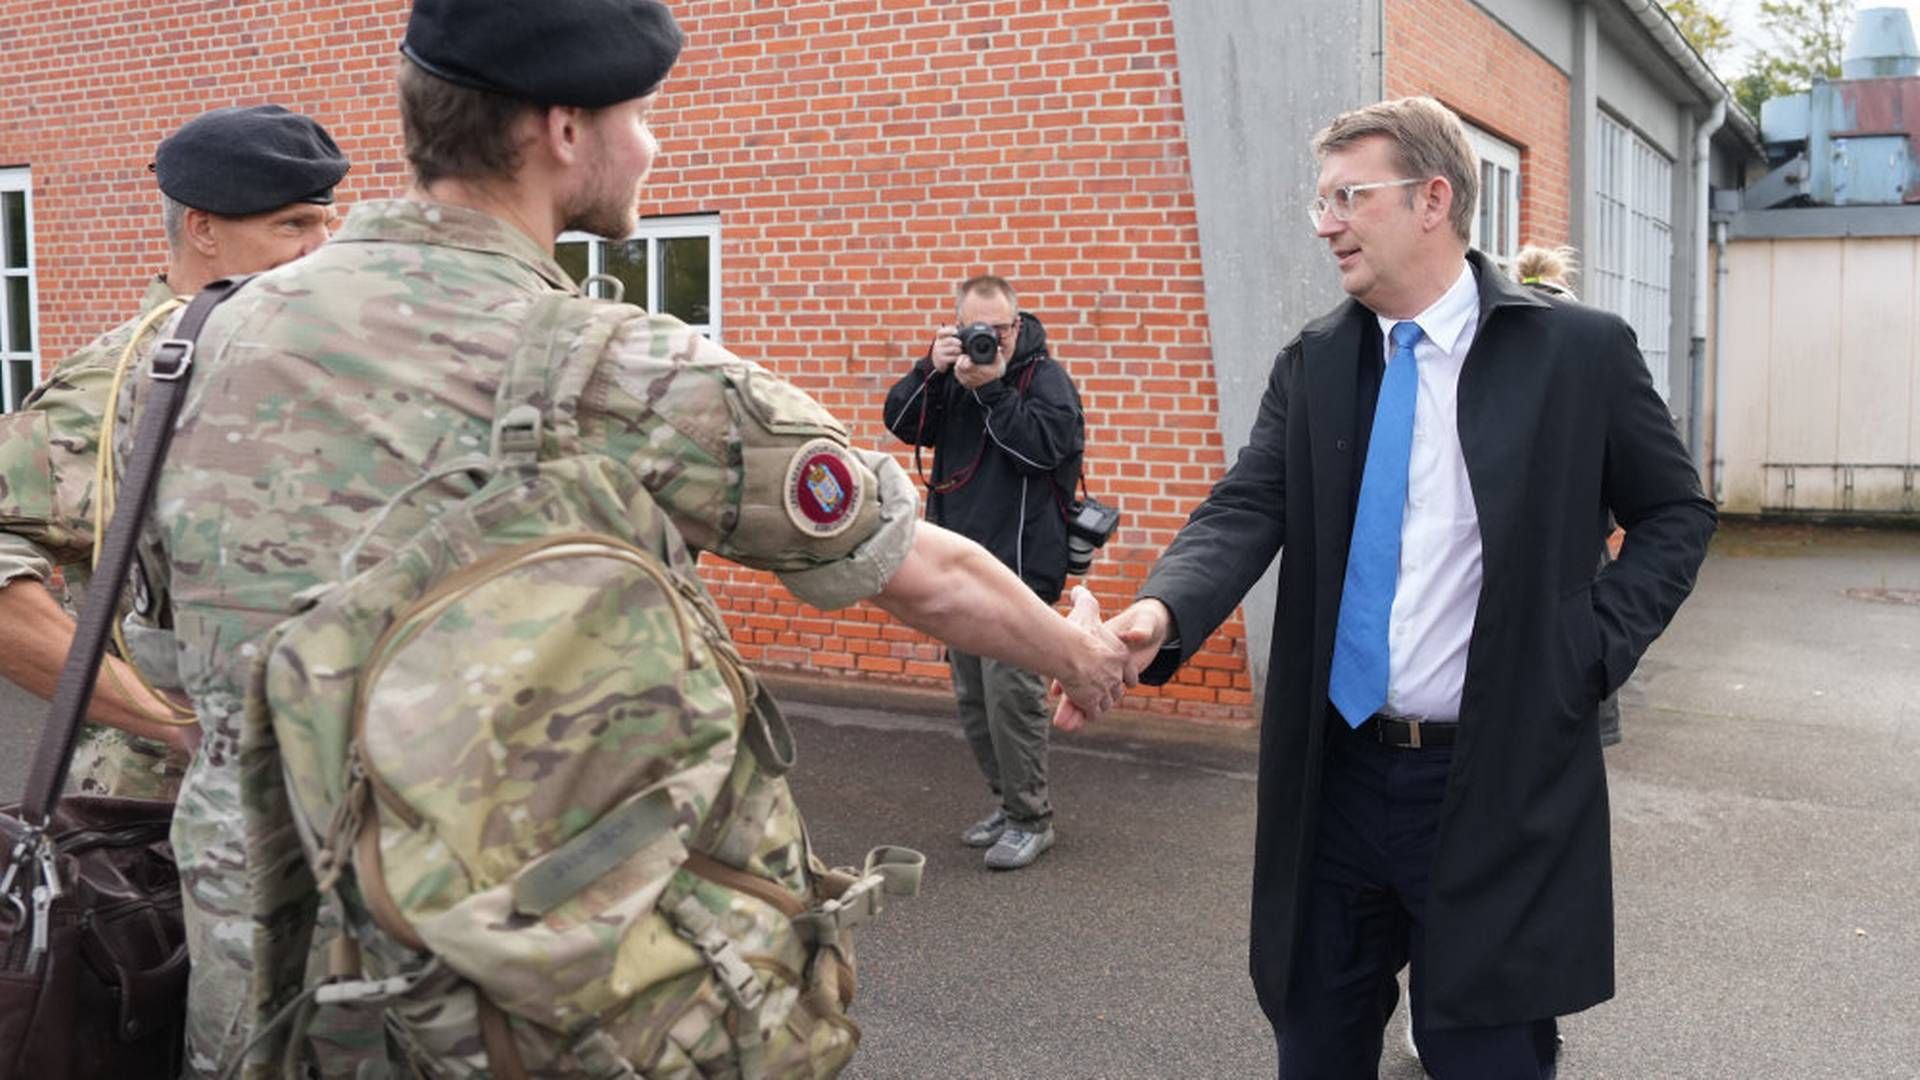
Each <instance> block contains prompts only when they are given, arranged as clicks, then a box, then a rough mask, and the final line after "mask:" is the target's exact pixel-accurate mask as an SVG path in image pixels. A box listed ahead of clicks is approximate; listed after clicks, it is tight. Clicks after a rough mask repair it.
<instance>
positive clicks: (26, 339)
mask: <svg viewBox="0 0 1920 1080" xmlns="http://www.w3.org/2000/svg"><path fill="white" fill-rule="evenodd" d="M7 348H8V349H9V350H11V351H13V352H30V351H31V350H32V349H33V305H32V304H31V303H29V302H28V294H27V279H26V278H25V277H24V276H22V277H10V278H8V279H7Z"/></svg>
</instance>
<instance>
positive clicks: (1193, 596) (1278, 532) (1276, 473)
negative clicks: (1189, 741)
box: [1139, 340, 1300, 686]
mask: <svg viewBox="0 0 1920 1080" xmlns="http://www.w3.org/2000/svg"><path fill="white" fill-rule="evenodd" d="M1299 366H1300V343H1299V342H1298V341H1297V340H1296V341H1295V342H1294V343H1293V344H1291V345H1289V346H1287V348H1286V349H1284V350H1283V351H1282V352H1281V353H1280V355H1279V357H1277V358H1276V359H1275V360H1274V364H1273V371H1272V373H1271V374H1269V375H1268V377H1267V389H1266V392H1265V393H1264V394H1263V395H1261V398H1260V411H1259V414H1258V415H1257V416H1256V418H1255V419H1254V424H1253V434H1252V435H1251V436H1249V437H1248V439H1247V445H1246V447H1245V448H1244V449H1242V450H1241V451H1240V456H1239V458H1238V459H1237V460H1236V461H1235V462H1234V464H1233V468H1231V469H1229V470H1227V475H1226V476H1224V477H1222V478H1221V479H1220V482H1219V483H1217V484H1215V485H1214V486H1213V490H1212V491H1211V492H1209V493H1208V495H1207V498H1206V501H1204V502H1202V503H1201V504H1200V506H1199V507H1198V508H1197V509H1196V510H1194V512H1193V514H1192V516H1190V517H1189V518H1187V523H1186V524H1185V525H1184V526H1182V527H1181V529H1180V532H1179V534H1178V535H1176V536H1175V537H1174V538H1173V543H1172V544H1171V545H1169V546H1168V548H1167V550H1166V551H1165V552H1164V553H1162V554H1161V556H1160V558H1159V561H1157V562H1155V563H1154V565H1153V570H1152V571H1151V572H1149V573H1148V574H1147V580H1146V584H1144V585H1143V586H1141V588H1140V593H1139V595H1140V598H1141V599H1146V598H1148V597H1151V598H1153V599H1157V600H1159V601H1160V602H1161V603H1163V604H1165V605H1167V610H1169V611H1171V612H1172V613H1173V621H1174V633H1175V634H1176V635H1177V642H1178V644H1177V646H1175V645H1169V646H1168V647H1167V648H1164V649H1162V650H1161V652H1160V655H1159V657H1157V658H1156V659H1155V660H1154V662H1153V663H1152V664H1151V665H1150V666H1149V667H1148V668H1147V670H1145V671H1143V672H1141V674H1140V681H1141V682H1144V683H1147V684H1149V685H1153V686H1157V685H1159V684H1161V683H1164V682H1166V681H1167V680H1168V679H1170V678H1172V677H1173V673H1174V671H1176V670H1177V669H1178V668H1179V666H1180V665H1181V664H1183V663H1185V662H1186V661H1187V658H1188V657H1190V656H1192V655H1193V654H1194V653H1195V652H1198V651H1199V649H1200V646H1201V644H1202V643H1203V642H1205V641H1206V639H1207V637H1208V635H1210V634H1212V633H1213V632H1214V630H1216V629H1218V628H1219V626H1220V624H1221V623H1223V622H1225V621H1226V620H1227V616H1229V615H1231V614H1233V609H1234V608H1235V607H1237V606H1238V605H1239V603H1240V599H1241V597H1243V596H1245V595H1246V594H1247V590H1248V589H1251V588H1253V585H1254V582H1256V581H1258V580H1259V579H1260V575H1261V574H1263V573H1265V572H1266V569H1267V567H1268V565H1270V564H1271V563H1272V562H1273V557H1274V555H1275V554H1276V553H1278V552H1279V550H1280V543H1281V540H1282V538H1283V537H1284V536H1285V534H1286V524H1287V407H1288V401H1289V398H1290V395H1291V392H1292V389H1293V381H1294V380H1295V379H1296V378H1297V377H1298V372H1299Z"/></svg>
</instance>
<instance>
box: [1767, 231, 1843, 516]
mask: <svg viewBox="0 0 1920 1080" xmlns="http://www.w3.org/2000/svg"><path fill="white" fill-rule="evenodd" d="M1843 265H1844V260H1843V259H1842V258H1841V255H1840V244H1839V242H1838V241H1834V240H1777V241H1775V242H1774V247H1773V296H1774V305H1773V310H1772V311H1770V312H1769V313H1768V320H1767V321H1768V323H1769V325H1770V326H1771V327H1772V330H1773V336H1772V341H1771V342H1770V343H1769V353H1770V354H1771V364H1770V368H1771V370H1770V373H1769V374H1770V376H1771V377H1770V378H1769V380H1768V384H1767V395H1768V398H1769V401H1770V405H1771V408H1769V409H1768V414H1767V463H1768V464H1774V465H1781V464H1788V465H1795V466H1803V465H1810V464H1815V463H1818V464H1831V463H1832V462H1834V461H1836V460H1838V459H1837V458H1836V457H1835V456H1834V455H1835V454H1836V452H1837V451H1838V449H1839V444H1840V379H1839V374H1840V298H1841V295H1842V292H1843V290H1842V289H1841V274H1840V271H1841V267H1842V266H1843ZM1839 487H1840V485H1839V482H1838V477H1837V476H1835V475H1834V472H1833V470H1832V469H1831V468H1823V469H1810V468H1796V469H1794V470H1792V471H1791V472H1788V471H1786V470H1783V469H1778V468H1775V469H1769V470H1768V475H1767V491H1766V499H1767V505H1768V506H1769V507H1779V508H1784V509H1789V510H1798V509H1802V508H1805V507H1809V506H1818V507H1823V508H1824V507H1832V506H1834V505H1835V497H1836V495H1837V493H1838V491H1839Z"/></svg>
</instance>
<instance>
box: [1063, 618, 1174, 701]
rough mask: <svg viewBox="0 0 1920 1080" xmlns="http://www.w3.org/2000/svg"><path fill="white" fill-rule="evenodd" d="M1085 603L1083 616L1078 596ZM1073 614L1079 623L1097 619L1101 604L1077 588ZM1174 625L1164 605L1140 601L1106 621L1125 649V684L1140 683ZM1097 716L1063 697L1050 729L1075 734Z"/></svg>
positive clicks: (1110, 630)
mask: <svg viewBox="0 0 1920 1080" xmlns="http://www.w3.org/2000/svg"><path fill="white" fill-rule="evenodd" d="M1083 593H1084V594H1085V595H1086V597H1087V600H1088V604H1087V605H1086V611H1085V612H1084V613H1083V610H1082V605H1081V601H1080V597H1081V594H1083ZM1073 601H1074V603H1073V614H1072V615H1069V616H1068V618H1069V619H1070V620H1072V621H1074V622H1076V623H1082V624H1083V625H1084V622H1083V620H1084V619H1085V618H1086V617H1087V616H1088V615H1090V616H1091V617H1092V618H1095V619H1097V618H1099V617H1100V605H1099V604H1098V603H1097V602H1094V601H1093V594H1092V593H1089V592H1087V590H1086V587H1085V586H1081V585H1076V586H1074V590H1073ZM1172 625H1173V616H1172V614H1171V613H1169V612H1168V611H1167V606H1166V605H1165V604H1163V603H1161V602H1160V601H1158V600H1141V601H1139V602H1138V603H1135V604H1134V605H1133V606H1132V607H1130V608H1128V609H1127V610H1125V611H1123V612H1121V613H1120V614H1118V615H1115V616H1114V617H1113V618H1111V619H1108V620H1107V625H1106V630H1107V632H1108V633H1110V634H1112V635H1113V637H1114V639H1115V640H1117V641H1119V642H1120V644H1121V645H1122V646H1124V647H1125V648H1126V650H1127V685H1128V686H1133V685H1135V684H1137V683H1138V682H1139V681H1140V672H1142V671H1144V670H1146V668H1147V665H1149V664H1151V663H1153V658H1154V656H1155V655H1157V654H1158V653H1159V652H1160V647H1161V646H1162V645H1164V644H1165V643H1166V640H1167V631H1168V629H1169V628H1170V627H1171V626H1172ZM1099 718H1100V713H1097V712H1091V713H1090V712H1088V711H1087V710H1086V709H1084V708H1082V707H1081V706H1080V704H1079V703H1078V702H1076V701H1075V700H1074V699H1073V698H1072V697H1071V696H1068V697H1066V698H1063V699H1062V700H1061V702H1060V706H1059V708H1057V709H1055V710H1054V712H1053V726H1054V727H1057V728H1059V729H1060V730H1062V731H1078V730H1080V729H1081V728H1083V727H1085V726H1086V723H1087V721H1088V720H1098V719H1099Z"/></svg>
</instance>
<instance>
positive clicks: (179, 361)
mask: <svg viewBox="0 0 1920 1080" xmlns="http://www.w3.org/2000/svg"><path fill="white" fill-rule="evenodd" d="M192 366H193V342H191V341H189V340H187V339H186V338H168V339H166V340H165V341H162V342H161V343H160V344H159V345H157V346H155V347H154V350H153V359H152V360H150V361H148V364H147V374H148V375H149V376H150V377H151V378H153V379H156V380H158V381H160V382H177V381H179V379H180V376H182V375H185V374H186V373H187V369H188V368H190V367H192Z"/></svg>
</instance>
